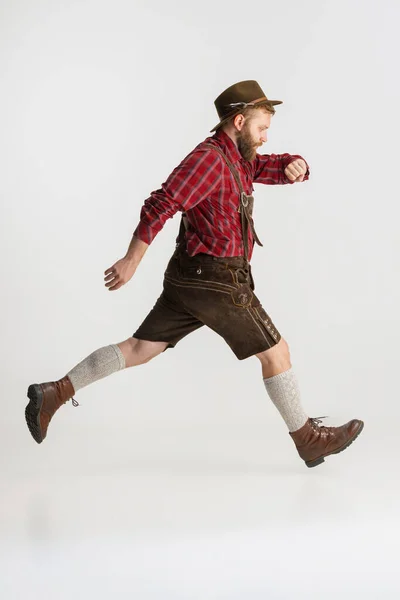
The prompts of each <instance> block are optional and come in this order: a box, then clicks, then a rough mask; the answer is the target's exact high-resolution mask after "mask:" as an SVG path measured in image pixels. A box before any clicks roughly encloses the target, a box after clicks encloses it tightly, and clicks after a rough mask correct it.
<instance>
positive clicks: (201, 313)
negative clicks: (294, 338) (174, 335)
mask: <svg viewBox="0 0 400 600" xmlns="http://www.w3.org/2000/svg"><path fill="white" fill-rule="evenodd" d="M164 290H166V291H167V293H168V294H169V295H171V296H172V295H175V297H176V298H178V300H179V303H180V305H181V306H183V307H184V308H185V310H186V311H187V312H188V313H189V314H190V315H191V316H192V317H193V318H194V319H197V321H198V322H199V323H201V324H204V325H207V327H209V328H210V329H212V330H213V331H215V332H216V333H218V334H219V335H220V336H221V337H222V338H223V339H224V340H225V341H226V343H227V344H228V345H229V346H230V348H231V349H232V351H233V352H234V353H235V355H236V356H237V358H238V359H239V360H243V359H245V358H248V357H249V356H253V355H255V354H258V353H260V352H263V351H265V350H268V349H269V348H272V347H273V346H275V345H276V344H277V343H278V342H279V341H280V339H281V334H280V333H279V331H278V330H277V328H276V327H275V325H274V324H273V322H272V320H271V318H270V316H269V315H268V314H267V312H266V311H265V309H264V308H263V306H262V305H261V303H260V301H259V299H258V298H257V296H256V295H255V293H254V284H253V281H252V277H251V269H250V272H248V271H247V272H246V271H245V270H243V269H242V268H235V267H231V266H229V262H228V263H223V262H217V261H215V263H214V262H212V261H209V260H207V261H205V262H202V259H201V258H200V257H198V258H197V259H196V257H193V260H188V258H187V257H186V258H185V259H184V260H183V261H179V260H177V262H176V263H174V264H173V265H172V266H171V265H170V268H169V269H167V271H166V273H165V280H164Z"/></svg>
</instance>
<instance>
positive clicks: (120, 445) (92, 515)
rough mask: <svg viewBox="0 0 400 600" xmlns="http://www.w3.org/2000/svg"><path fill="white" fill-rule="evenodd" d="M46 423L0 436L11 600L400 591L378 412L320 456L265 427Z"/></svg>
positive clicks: (0, 561) (391, 463)
mask: <svg viewBox="0 0 400 600" xmlns="http://www.w3.org/2000/svg"><path fill="white" fill-rule="evenodd" d="M122 422H123V419H122ZM52 428H53V429H51V430H49V435H48V437H47V439H46V440H45V442H44V443H43V444H42V445H41V446H38V445H37V444H35V443H34V442H33V440H32V439H31V438H30V437H29V433H28V431H27V429H26V430H25V428H24V427H23V426H22V424H21V426H20V427H16V428H14V429H13V428H11V427H9V428H8V429H7V430H6V431H4V432H3V434H2V436H3V437H2V441H3V442H4V448H5V449H6V451H5V452H2V456H1V468H2V478H1V512H0V534H1V537H0V598H1V600H14V599H22V598H29V599H30V600H36V599H38V600H39V599H41V600H47V599H49V600H50V599H52V600H53V599H54V600H56V599H60V600H64V599H65V600H67V599H68V600H70V599H71V598H74V599H78V600H80V599H87V598H90V599H91V598H96V599H97V600H102V599H103V598H104V599H106V598H107V599H111V598H127V599H128V598H129V599H131V598H135V599H136V598H137V599H138V600H139V599H140V600H148V599H157V600H158V599H159V600H169V599H171V600H172V599H173V600H181V599H182V600H186V599H188V600H189V599H190V600H192V599H193V600H194V599H196V600H204V599H210V600H213V599H218V600H220V599H221V600H222V599H224V600H228V599H229V600H239V599H240V600H242V599H246V600H247V599H249V600H250V599H251V600H259V599H260V600H261V599H263V600H264V599H271V600H275V599H277V600H278V599H279V600H280V599H289V598H290V599H292V598H296V599H303V598H304V599H306V598H312V599H314V598H315V599H318V600H320V599H324V600H330V599H332V600H333V599H335V600H337V598H340V599H347V598H349V599H350V598H351V599H353V598H363V599H365V598H368V599H378V598H379V599H384V600H391V599H393V600H394V599H396V600H397V599H398V598H399V597H400V584H399V576H398V563H399V541H398V535H399V531H400V529H399V489H400V488H399V480H398V463H397V457H398V456H399V451H398V447H397V439H396V438H395V436H394V434H393V437H392V438H390V437H387V434H385V431H386V430H387V427H386V423H385V422H384V421H383V420H382V421H381V422H377V421H376V420H374V421H373V422H368V423H366V426H365V430H364V432H363V433H362V434H361V436H360V437H359V438H358V440H357V441H356V442H355V443H354V444H353V445H352V446H351V447H350V448H348V450H346V451H345V452H343V453H341V454H339V455H337V456H333V457H331V458H329V459H327V460H326V462H325V464H323V465H321V466H319V467H316V468H314V469H307V468H306V467H305V466H304V464H303V463H302V461H301V460H300V459H299V458H298V457H297V453H296V452H295V449H294V446H293V444H292V442H291V440H290V438H289V437H286V436H283V435H282V429H279V433H278V432H277V433H274V434H273V437H271V434H270V433H269V434H268V437H267V436H266V435H265V432H264V431H263V428H262V427H261V425H260V426H254V427H252V428H251V429H249V428H248V427H246V428H243V429H241V430H233V429H232V428H230V427H223V426H217V425H215V426H211V425H209V426H205V425H204V424H203V425H200V426H198V427H193V426H192V427H181V428H177V429H176V430H171V429H169V431H167V432H165V431H163V430H162V428H160V427H153V428H152V427H148V426H147V425H146V427H142V428H141V429H139V426H138V425H137V424H136V427H135V426H132V424H129V423H125V424H123V425H122V427H121V426H119V427H118V429H117V426H116V424H115V429H108V430H106V429H104V430H100V429H98V428H96V429H94V428H92V429H90V428H87V427H81V428H79V425H73V426H71V427H68V428H66V427H61V426H60V424H59V422H58V423H56V424H55V423H54V422H53V424H52ZM392 429H394V428H392ZM155 448H156V449H157V450H155ZM66 449H68V450H67V451H66Z"/></svg>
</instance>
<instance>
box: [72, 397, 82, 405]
mask: <svg viewBox="0 0 400 600" xmlns="http://www.w3.org/2000/svg"><path fill="white" fill-rule="evenodd" d="M72 406H80V404H79V402H77V400H75V398H72Z"/></svg>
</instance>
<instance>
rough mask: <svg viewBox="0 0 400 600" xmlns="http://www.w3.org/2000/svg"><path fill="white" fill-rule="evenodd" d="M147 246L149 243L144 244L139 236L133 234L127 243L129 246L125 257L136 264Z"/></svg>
mask: <svg viewBox="0 0 400 600" xmlns="http://www.w3.org/2000/svg"><path fill="white" fill-rule="evenodd" d="M148 247H149V244H146V242H143V241H142V240H139V238H137V237H135V236H134V235H133V237H132V239H131V243H130V244H129V248H128V250H127V252H126V254H125V258H127V259H128V260H129V262H131V263H132V264H135V265H138V264H139V263H140V261H141V260H142V258H143V256H144V254H145V252H146V250H147V248H148Z"/></svg>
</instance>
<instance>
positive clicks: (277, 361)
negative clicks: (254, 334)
mask: <svg viewBox="0 0 400 600" xmlns="http://www.w3.org/2000/svg"><path fill="white" fill-rule="evenodd" d="M256 356H257V358H258V359H259V360H260V361H261V366H262V375H263V379H264V385H265V388H266V390H267V393H268V395H269V397H270V398H271V400H272V402H273V403H274V404H275V406H276V408H277V409H278V410H279V412H280V414H281V416H282V418H283V420H284V421H285V423H286V425H287V426H288V428H289V431H296V430H298V429H300V427H303V425H304V424H305V423H306V421H307V419H308V416H307V415H306V413H305V412H304V409H303V407H302V405H301V402H300V390H299V386H298V382H297V378H296V374H295V372H294V371H293V368H292V364H291V362H290V353H289V346H288V344H287V342H286V340H284V339H283V337H281V339H280V341H279V342H278V343H277V344H276V345H275V346H272V348H269V349H268V350H265V351H264V352H261V353H260V354H256Z"/></svg>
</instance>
